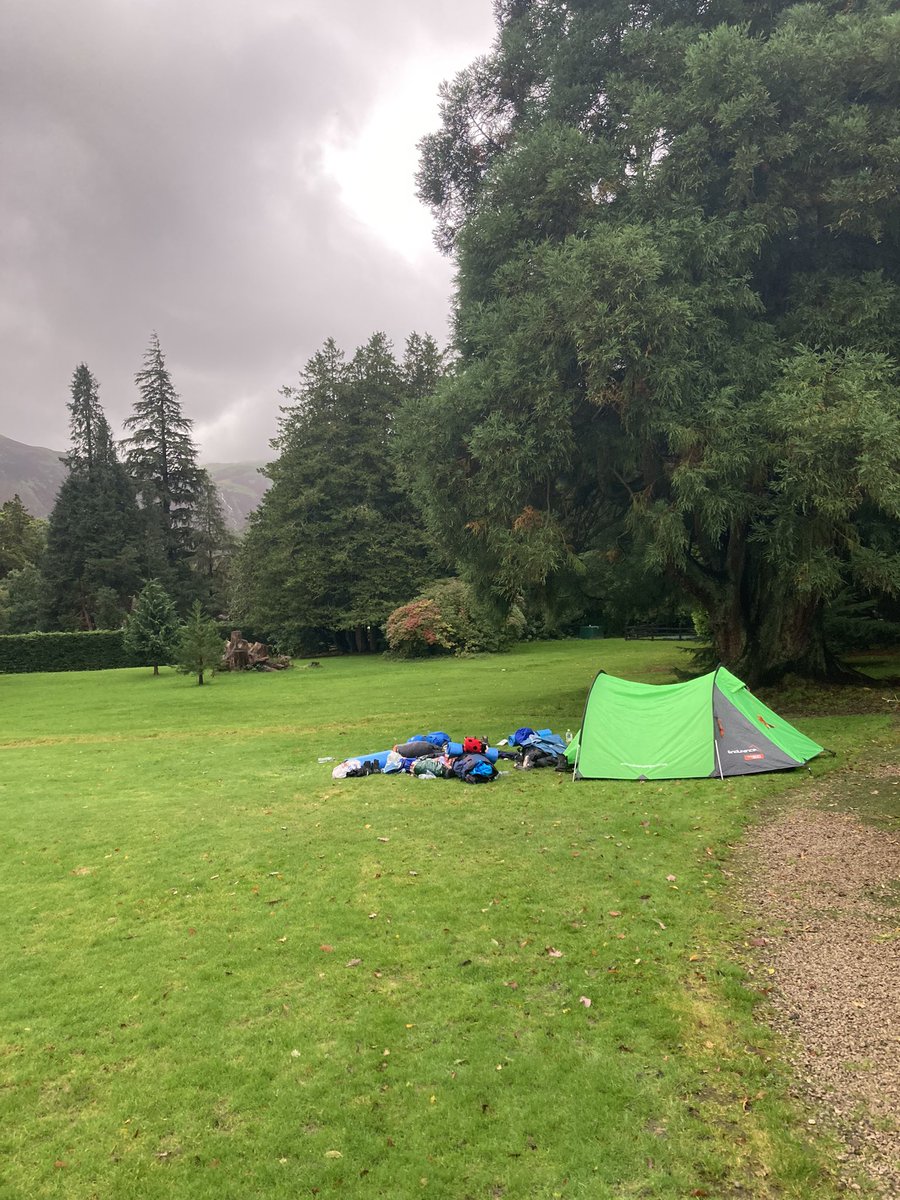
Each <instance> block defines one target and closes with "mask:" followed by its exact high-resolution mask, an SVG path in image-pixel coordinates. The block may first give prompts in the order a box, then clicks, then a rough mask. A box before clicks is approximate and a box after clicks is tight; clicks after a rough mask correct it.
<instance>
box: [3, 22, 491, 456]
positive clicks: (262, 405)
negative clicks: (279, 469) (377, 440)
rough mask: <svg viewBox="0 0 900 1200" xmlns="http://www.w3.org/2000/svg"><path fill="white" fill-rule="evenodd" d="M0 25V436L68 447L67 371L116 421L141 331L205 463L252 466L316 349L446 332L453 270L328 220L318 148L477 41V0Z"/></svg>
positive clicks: (477, 46)
mask: <svg viewBox="0 0 900 1200" xmlns="http://www.w3.org/2000/svg"><path fill="white" fill-rule="evenodd" d="M10 8H12V11H9V9H10ZM3 24H4V27H3V28H2V29H0V114H2V115H0V168H2V169H0V260H2V271H3V276H2V277H3V285H2V293H0V431H2V432H3V433H5V434H7V436H10V437H14V438H16V439H17V440H20V441H29V442H35V443H38V444H43V445H48V444H49V445H53V446H60V445H65V442H66V438H67V425H66V412H65V402H66V399H67V397H68V384H69V380H70V378H71V375H72V371H73V370H74V367H75V365H76V364H77V363H78V362H79V361H81V360H82V359H83V360H85V361H87V362H88V364H89V365H90V366H91V368H92V370H94V372H95V374H97V376H98V378H99V380H100V384H101V398H102V400H103V403H104V405H105V407H106V409H107V413H108V415H109V416H110V419H111V421H112V422H113V424H114V425H118V424H120V423H121V420H122V419H123V418H124V417H125V416H127V414H128V412H129V411H130V409H131V405H132V403H133V400H134V387H133V375H134V372H135V370H137V368H138V367H139V365H140V360H141V356H142V353H143V350H144V347H145V345H146V343H147V339H148V336H149V333H150V330H151V329H156V330H157V331H158V332H159V335H160V339H161V342H162V346H163V349H164V351H165V352H166V355H167V358H168V362H169V365H170V367H171V370H172V374H173V378H174V381H175V384H176V387H177V388H178V390H179V391H180V393H181V395H182V398H183V402H184V408H185V412H186V413H187V415H189V416H190V417H191V418H192V419H193V420H194V421H195V424H196V426H197V428H198V430H201V431H204V433H205V436H208V437H209V438H210V441H211V445H210V447H209V452H210V453H212V454H213V455H214V456H215V457H216V458H218V459H219V460H221V459H222V458H226V457H250V458H253V457H261V456H264V455H265V453H266V442H267V440H268V438H269V437H271V435H272V433H273V432H274V427H275V420H276V417H277V409H278V403H279V397H278V389H279V388H280V387H281V386H282V385H283V384H285V383H292V382H294V380H295V379H296V375H297V372H298V370H299V369H300V367H301V366H302V365H303V363H304V362H305V360H306V359H307V358H308V357H309V355H310V354H311V353H312V352H313V351H314V350H315V349H316V348H317V346H318V345H319V344H320V343H321V341H322V340H323V339H324V338H325V337H326V336H329V335H332V336H334V337H335V338H336V339H337V340H338V341H339V343H341V344H342V345H344V346H345V347H346V348H347V349H348V350H352V349H353V348H354V347H355V346H356V345H357V344H358V343H359V342H360V341H362V340H363V339H364V338H366V337H367V336H368V335H369V334H370V333H371V332H373V331H374V330H375V329H383V330H385V332H387V333H388V335H389V336H391V337H392V338H393V339H394V340H395V341H396V342H397V343H400V342H401V341H402V339H403V337H404V336H405V335H406V334H407V333H408V332H410V331H411V330H412V329H414V328H415V329H418V330H420V331H423V332H424V331H426V330H427V331H429V332H433V333H434V334H435V335H436V336H438V337H439V338H441V337H443V336H444V335H445V329H446V326H445V322H446V312H447V298H448V294H449V291H450V286H451V282H450V281H451V271H450V266H449V264H447V263H446V262H444V261H442V260H440V259H439V258H438V256H437V255H436V254H433V255H431V256H430V257H427V258H425V259H424V260H423V261H422V262H417V263H416V264H415V265H413V264H412V263H411V262H410V261H408V260H407V259H405V258H403V257H402V256H400V255H398V254H396V253H394V252H393V251H391V250H390V249H389V248H388V247H387V246H386V245H385V244H384V243H382V242H380V241H379V240H378V239H377V238H376V237H375V235H374V234H373V233H372V231H371V230H370V229H368V228H367V227H364V226H363V225H362V224H361V223H360V222H359V221H358V220H357V219H356V218H354V217H353V216H352V214H350V213H348V212H347V211H346V209H345V208H344V207H343V205H342V203H341V199H340V196H339V194H338V190H337V187H336V184H335V183H334V181H333V180H332V179H331V178H330V177H329V176H328V174H327V172H326V171H325V170H324V167H323V160H322V148H323V145H324V144H325V143H326V142H327V141H328V140H329V138H338V139H340V138H349V139H352V138H353V137H354V136H357V135H358V133H359V131H360V129H362V128H363V127H364V124H365V120H366V117H367V114H368V112H369V110H370V109H371V106H372V105H373V104H374V103H375V102H376V101H377V98H378V97H379V96H380V95H381V94H382V93H383V92H384V90H385V89H386V88H388V87H389V85H390V80H391V77H392V75H393V74H394V73H395V72H397V71H399V70H402V68H403V66H404V64H405V63H408V61H409V60H410V56H420V57H422V56H427V55H429V54H430V53H432V52H434V51H435V50H436V49H437V50H440V51H441V52H446V49H447V47H448V46H458V47H459V52H460V57H459V62H460V65H462V63H463V62H465V61H466V59H467V58H468V57H470V56H471V54H473V53H477V52H479V51H480V50H481V49H486V48H487V45H488V43H489V39H490V33H491V31H490V0H467V2H466V3H463V4H457V5H455V6H454V7H453V8H452V10H450V9H449V6H446V7H445V6H444V5H438V4H437V3H434V4H430V3H422V2H419V3H417V2H416V0H394V3H381V4H371V3H364V2H362V0H337V2H335V0H332V2H331V3H330V4H329V5H327V6H326V5H325V4H320V3H313V2H289V0H281V2H279V0H254V3H253V4H247V3H245V2H243V0H220V2H219V3H215V4H214V3H212V2H211V0H191V2H189V3H185V2H184V0H129V2H128V3H127V4H122V3H121V2H120V0H106V2H103V0H84V2H83V3H79V4H72V3H71V0H29V2H28V3H27V4H22V5H17V6H8V8H7V13H6V15H5V17H4V18H3ZM439 82H440V79H439V77H438V76H436V77H435V80H434V91H435V92H436V90H437V86H438V83H439ZM359 186H360V188H365V181H363V180H361V181H360V183H359ZM410 186H411V185H410ZM244 417H247V418H250V422H249V423H250V426H251V427H250V428H249V429H248V430H247V431H246V434H245V435H244V437H242V436H241V431H240V430H239V429H238V425H239V423H240V422H239V420H238V418H244Z"/></svg>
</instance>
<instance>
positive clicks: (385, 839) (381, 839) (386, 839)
mask: <svg viewBox="0 0 900 1200" xmlns="http://www.w3.org/2000/svg"><path fill="white" fill-rule="evenodd" d="M378 840H379V842H389V841H390V840H391V839H390V838H383V837H380V838H379V839H378Z"/></svg>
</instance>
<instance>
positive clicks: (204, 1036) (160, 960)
mask: <svg viewBox="0 0 900 1200" xmlns="http://www.w3.org/2000/svg"><path fill="white" fill-rule="evenodd" d="M600 665H602V666H603V667H604V668H605V669H607V670H609V671H612V672H613V673H618V674H622V675H626V676H628V677H630V678H637V679H646V680H648V681H656V682H660V683H664V682H668V681H669V680H671V679H673V678H674V674H673V668H674V667H676V666H680V665H682V658H681V656H680V653H679V650H678V648H677V647H673V646H667V645H662V644H659V643H652V644H650V643H628V644H626V643H623V642H615V641H606V642H602V643H596V642H595V643H590V642H567V643H554V644H547V645H542V646H537V647H523V648H519V649H518V650H517V651H516V652H514V653H512V654H509V655H503V656H494V657H485V658H476V659H473V660H470V661H463V662H456V661H446V662H445V661H434V662H425V663H393V664H392V663H387V662H385V661H382V660H371V661H370V660H359V661H355V660H352V659H340V660H326V661H324V662H323V664H322V666H321V668H319V669H315V670H314V669H309V668H306V667H302V666H301V667H298V669H296V670H294V671H291V672H285V673H283V674H276V675H255V674H254V675H246V676H219V677H217V678H216V679H215V680H214V681H213V683H212V685H211V686H209V687H204V688H202V689H201V688H197V687H195V686H191V684H190V683H189V681H188V680H186V679H185V678H183V677H180V676H177V675H175V674H174V673H170V672H168V671H165V672H164V673H163V674H162V675H161V676H160V677H159V678H157V679H154V678H153V677H152V675H150V674H149V672H140V671H138V672H132V671H121V672H106V673H100V674H79V675H74V674H73V675H59V676H53V675H45V676H24V677H10V676H6V677H0V704H2V727H0V765H2V784H0V805H2V808H0V814H2V815H0V831H2V848H3V863H4V869H3V873H2V877H0V945H2V955H3V970H2V973H0V1064H2V1065H0V1195H2V1196H3V1197H4V1198H5V1197H7V1196H8V1197H29V1198H32V1197H66V1198H67V1200H68V1198H79V1200H80V1198H82V1197H84V1198H87V1197H95V1196H96V1197H104V1198H107V1197H120V1196H121V1197H125V1196H128V1197H133V1196H140V1197H150V1198H153V1197H164V1196H165V1197H190V1198H191V1200H196V1198H202V1197H207V1196H210V1197H211V1196H216V1197H219V1198H221V1197H235V1198H238V1197H241V1198H243V1197H251V1196H252V1197H255V1196H266V1197H295V1196H304V1195H320V1196H359V1197H398V1198H402V1197H408V1196H422V1195H432V1196H440V1197H452V1198H460V1200H463V1198H466V1197H472V1198H473V1200H475V1198H477V1200H481V1198H482V1197H485V1198H494V1197H500V1196H506V1197H511V1198H519V1197H521V1198H524V1197H528V1198H532V1197H534V1198H543V1197H547V1198H551V1197H554V1198H555V1197H575V1196H588V1197H593V1198H598V1200H603V1198H605V1197H610V1198H612V1197H615V1198H622V1200H624V1198H629V1197H654V1198H656V1197H658V1198H660V1200H669V1198H673V1200H674V1198H676V1197H678V1198H680V1197H690V1196H704V1195H705V1196H709V1197H730V1196H735V1197H737V1196H747V1195H751V1196H754V1197H801V1196H802V1197H808V1196H811V1195H815V1196H816V1197H823V1198H827V1197H829V1196H831V1195H837V1191H838V1189H837V1187H836V1185H834V1184H833V1183H832V1181H831V1174H830V1167H829V1162H830V1150H829V1148H828V1147H827V1146H826V1145H824V1144H822V1143H814V1142H810V1140H809V1136H808V1133H809V1130H808V1127H807V1126H806V1124H805V1114H803V1113H801V1112H799V1111H798V1110H797V1109H796V1108H795V1106H794V1104H793V1102H792V1101H791V1100H790V1097H789V1088H788V1080H787V1078H786V1075H785V1072H784V1070H783V1068H782V1066H781V1064H780V1061H779V1057H778V1052H777V1048H776V1047H775V1045H774V1044H773V1042H772V1039H771V1037H770V1035H769V1034H768V1033H767V1032H766V1030H765V1028H764V1027H763V1026H762V1025H761V1024H760V1023H758V1022H756V1020H755V1019H754V1008H755V1006H756V1004H757V1003H758V1001H759V996H760V993H759V991H758V990H756V989H755V988H753V987H749V986H747V985H748V979H747V978H746V977H745V976H744V974H743V971H742V968H741V965H740V960H739V957H738V956H736V955H735V954H734V953H733V952H732V947H733V946H734V945H735V944H736V942H737V941H738V940H739V938H740V935H741V933H742V930H741V925H740V918H739V915H738V914H737V911H736V909H735V908H734V907H733V906H732V904H731V902H730V898H729V897H730V887H731V884H730V879H729V874H728V864H729V860H730V857H731V854H732V851H733V847H734V845H735V843H736V841H737V839H739V837H740V835H741V832H742V829H743V828H744V826H745V825H746V824H747V823H748V822H751V821H752V820H754V819H755V817H756V815H757V814H758V813H760V812H762V811H764V810H765V809H766V808H768V807H770V806H771V805H773V804H780V803H784V802H786V800H787V799H789V798H790V797H792V796H793V795H795V794H799V795H801V796H802V795H804V794H809V795H812V794H813V793H814V790H815V787H816V780H817V778H818V777H821V776H822V775H824V774H827V773H829V772H832V771H834V770H835V768H836V767H839V766H842V765H845V764H847V763H848V762H849V763H853V762H855V761H861V760H862V759H864V757H865V755H866V753H867V752H868V751H869V750H870V748H871V747H873V746H874V747H876V748H877V749H879V750H880V751H881V752H884V751H885V749H886V748H887V747H888V745H889V744H890V742H891V738H892V736H893V734H892V729H891V724H890V717H889V716H886V715H880V714H873V715H866V716H860V717H853V718H849V719H848V718H846V717H840V718H837V717H828V718H819V719H812V720H798V724H800V725H801V726H802V727H803V728H804V729H805V730H806V731H807V732H809V733H810V734H811V735H812V736H814V737H816V738H817V739H818V740H819V741H820V742H823V743H824V744H826V745H828V746H830V747H831V748H833V749H835V750H836V751H837V754H838V757H837V758H835V759H833V760H820V761H818V762H817V763H816V764H814V766H813V770H812V772H811V773H806V772H803V773H798V774H783V775H775V776H758V777H755V778H748V779H744V780H734V781H729V782H725V783H721V782H717V781H699V782H690V783H687V782H673V783H667V784H655V785H654V784H648V785H637V784H616V783H580V784H574V783H573V782H572V781H571V779H570V778H569V777H564V776H560V775H556V774H555V773H553V772H550V771H536V772H530V773H520V772H515V771H512V772H510V773H509V774H508V775H505V776H503V777H502V778H500V779H499V780H498V781H497V782H496V783H494V784H492V785H490V786H488V787H467V786H465V785H462V784H458V783H456V782H449V781H447V782H444V781H429V782H427V783H423V782H422V781H419V780H416V779H412V778H409V777H402V778H401V777H396V776H394V777H376V778H371V779H364V780H347V781H344V782H342V783H339V784H337V783H334V782H333V781H332V780H331V777H330V764H326V765H320V764H319V763H318V762H317V761H316V760H317V758H318V757H320V756H326V755H331V756H334V758H335V759H340V758H343V757H345V756H346V755H348V754H350V753H359V752H365V751H374V750H377V749H380V748H382V747H383V746H385V745H388V744H391V743H392V742H394V741H396V740H398V739H400V738H404V737H406V736H407V735H409V734H411V733H414V732H416V731H423V730H425V729H431V728H444V729H447V730H449V731H450V732H452V733H457V734H464V733H484V734H487V735H489V736H490V737H491V738H492V739H497V738H498V737H500V736H502V735H503V734H505V733H507V732H509V731H510V730H511V729H514V728H516V727H517V726H519V725H521V724H525V723H527V724H532V725H544V724H547V725H550V726H552V727H554V728H556V729H559V730H563V729H565V728H566V726H570V727H571V728H573V729H575V728H577V726H578V724H579V722H580V716H581V709H582V705H583V701H584V695H585V690H586V687H587V685H588V684H589V682H590V680H591V679H592V678H593V675H594V673H595V671H596V669H597V668H598V667H599V666H600ZM557 952H558V953H557ZM587 1001H590V1004H589V1005H588V1004H587V1003H586V1002H587Z"/></svg>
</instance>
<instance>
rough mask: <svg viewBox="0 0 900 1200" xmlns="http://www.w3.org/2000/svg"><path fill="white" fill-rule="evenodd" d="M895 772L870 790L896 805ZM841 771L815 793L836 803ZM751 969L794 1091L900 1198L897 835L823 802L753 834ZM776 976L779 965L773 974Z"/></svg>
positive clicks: (886, 771) (748, 864)
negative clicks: (763, 992) (766, 987)
mask: <svg viewBox="0 0 900 1200" xmlns="http://www.w3.org/2000/svg"><path fill="white" fill-rule="evenodd" d="M898 776H900V771H898V769H897V768H896V767H890V766H886V767H884V768H882V771H881V772H880V776H879V778H874V777H873V779H872V781H871V782H872V785H873V789H874V788H879V789H885V790H886V789H890V791H891V793H892V794H893V795H895V796H896V798H897V803H898V805H900V778H898ZM840 788H841V781H840V777H837V778H835V779H834V780H830V781H828V783H827V784H826V785H824V786H823V788H822V790H821V793H820V795H819V796H818V797H817V798H816V799H817V800H818V801H819V803H821V804H825V805H828V804H829V802H830V803H831V804H832V805H835V804H839V803H840ZM742 874H744V875H745V876H746V879H747V882H746V884H745V888H746V895H747V900H748V906H749V908H750V910H751V911H752V912H753V913H754V914H755V916H756V923H757V925H758V935H757V936H755V937H752V938H751V939H750V943H751V945H752V946H753V947H754V954H755V955H756V956H758V965H757V967H756V975H757V977H759V975H760V974H763V975H765V976H766V978H769V977H770V978H771V984H772V990H771V993H770V997H769V998H770V1001H771V1004H772V1010H771V1012H772V1023H773V1024H774V1025H775V1026H776V1027H777V1028H778V1029H779V1030H780V1031H781V1032H783V1033H785V1034H786V1035H787V1037H788V1038H789V1040H790V1045H791V1046H792V1047H793V1050H792V1053H791V1059H792V1062H793V1064H794V1066H795V1068H796V1071H797V1076H798V1092H799V1094H800V1095H801V1096H802V1097H803V1098H804V1099H805V1100H806V1101H808V1102H810V1104H811V1109H812V1112H813V1113H814V1114H815V1115H813V1116H812V1117H811V1118H810V1123H811V1124H815V1123H817V1122H818V1123H819V1124H822V1125H825V1126H826V1127H829V1128H830V1129H831V1130H832V1131H833V1132H835V1133H837V1135H838V1136H839V1138H840V1140H841V1141H842V1142H843V1144H844V1145H845V1146H846V1155H845V1162H846V1164H847V1172H846V1182H847V1184H848V1186H849V1187H851V1188H853V1187H854V1186H855V1185H854V1184H853V1182H852V1178H853V1175H854V1173H855V1172H858V1171H859V1170H860V1169H861V1170H862V1171H863V1172H865V1173H867V1174H868V1175H869V1176H871V1178H872V1179H873V1181H874V1183H875V1186H876V1188H878V1189H879V1190H880V1191H881V1192H882V1194H883V1195H885V1196H889V1197H893V1198H900V833H897V832H892V831H891V832H888V831H886V830H884V829H881V828H877V827H874V826H870V825H865V824H862V823H861V822H860V821H859V820H858V819H857V818H856V817H855V816H853V815H850V814H848V813H845V812H840V811H830V810H829V808H828V807H818V806H817V807H810V808H803V809H799V810H794V811H791V812H786V813H784V814H782V815H781V816H780V817H779V818H778V819H776V820H775V821H773V822H771V823H770V824H768V825H766V826H764V827H762V828H760V829H757V830H755V831H754V832H753V833H752V834H751V835H750V836H749V837H748V839H747V843H746V858H745V860H744V871H743V872H742ZM770 972H774V973H773V974H771V976H770Z"/></svg>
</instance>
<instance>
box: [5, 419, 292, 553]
mask: <svg viewBox="0 0 900 1200" xmlns="http://www.w3.org/2000/svg"><path fill="white" fill-rule="evenodd" d="M64 454H65V451H64V450H48V449H47V447H46V446H26V445H24V443H22V442H15V441H13V440H12V438H8V437H3V435H2V434H0V504H2V503H3V502H4V501H6V500H11V499H12V497H13V496H15V495H16V494H18V495H19V496H20V497H21V500H22V503H23V504H24V505H25V507H26V508H27V509H28V511H29V512H30V513H31V514H32V515H33V516H35V517H41V518H46V517H48V516H49V515H50V510H51V509H52V508H53V502H54V500H55V499H56V493H57V491H58V490H59V486H60V484H61V483H62V481H63V479H64V478H65V475H66V468H65V464H64V463H63V462H62V458H63V456H64ZM261 466H263V463H262V462H247V463H211V464H210V465H209V466H208V467H207V468H206V469H207V470H208V471H209V473H210V475H211V476H212V477H213V479H214V480H215V482H216V486H217V487H218V489H219V493H220V495H221V497H222V505H223V507H224V509H225V516H226V518H227V520H228V525H229V527H230V528H231V529H233V530H235V531H237V532H240V531H241V530H242V529H243V528H244V525H245V524H246V523H247V517H248V515H249V514H250V513H251V512H252V511H253V509H254V508H256V506H257V505H258V504H259V502H260V500H261V499H262V497H263V495H264V493H265V491H266V489H267V488H268V486H269V480H268V479H266V478H264V477H263V476H262V475H260V473H259V468H260V467H261Z"/></svg>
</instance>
